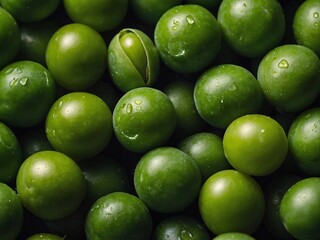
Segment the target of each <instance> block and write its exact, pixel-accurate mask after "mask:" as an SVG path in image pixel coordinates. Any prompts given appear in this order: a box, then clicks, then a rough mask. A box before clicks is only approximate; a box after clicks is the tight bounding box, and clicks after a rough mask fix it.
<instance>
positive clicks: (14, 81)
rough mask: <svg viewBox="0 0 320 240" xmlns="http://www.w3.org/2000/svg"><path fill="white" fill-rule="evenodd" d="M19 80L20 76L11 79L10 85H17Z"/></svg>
mask: <svg viewBox="0 0 320 240" xmlns="http://www.w3.org/2000/svg"><path fill="white" fill-rule="evenodd" d="M18 81H19V78H16V77H14V78H13V79H12V80H11V81H10V83H9V87H11V88H12V87H14V86H16V84H17V82H18Z"/></svg>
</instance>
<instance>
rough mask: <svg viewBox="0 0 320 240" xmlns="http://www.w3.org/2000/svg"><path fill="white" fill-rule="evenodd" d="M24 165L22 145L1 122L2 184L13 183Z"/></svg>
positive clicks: (0, 177) (0, 171)
mask: <svg viewBox="0 0 320 240" xmlns="http://www.w3.org/2000/svg"><path fill="white" fill-rule="evenodd" d="M21 163H22V152H21V145H20V143H19V141H18V139H17V137H16V134H15V133H14V132H13V131H12V130H11V128H9V127H8V126H7V125H5V124H3V123H2V122H0V166H1V168H0V182H2V183H11V182H12V181H13V180H14V179H15V177H16V175H17V172H18V169H19V167H20V165H21Z"/></svg>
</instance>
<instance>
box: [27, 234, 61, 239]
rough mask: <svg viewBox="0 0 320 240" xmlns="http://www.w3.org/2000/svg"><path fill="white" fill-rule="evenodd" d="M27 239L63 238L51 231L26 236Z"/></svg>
mask: <svg viewBox="0 0 320 240" xmlns="http://www.w3.org/2000/svg"><path fill="white" fill-rule="evenodd" d="M27 240H64V238H62V237H59V236H58V235H55V234H51V233H37V234H34V235H32V236H30V237H28V238H27Z"/></svg>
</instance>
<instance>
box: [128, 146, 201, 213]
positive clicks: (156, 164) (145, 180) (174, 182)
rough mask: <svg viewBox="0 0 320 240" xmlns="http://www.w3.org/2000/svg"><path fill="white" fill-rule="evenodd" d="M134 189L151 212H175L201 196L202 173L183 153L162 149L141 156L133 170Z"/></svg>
mask: <svg viewBox="0 0 320 240" xmlns="http://www.w3.org/2000/svg"><path fill="white" fill-rule="evenodd" d="M134 186H135V190H136V192H137V194H138V196H139V197H140V199H142V201H144V202H145V203H146V205H147V206H148V207H149V208H150V209H152V210H154V211H157V212H161V213H176V212H179V211H182V210H183V209H185V208H186V207H188V206H189V205H190V204H191V203H192V202H193V201H194V200H195V199H196V197H197V196H198V193H199V190H200V187H201V173H200V170H199V168H198V166H197V164H196V163H195V161H194V160H193V159H192V158H191V157H190V156H189V155H187V154H186V153H184V152H183V151H181V150H179V149H177V148H174V147H160V148H155V149H153V150H151V151H149V152H147V153H146V154H144V155H143V156H142V157H141V159H140V161H139V162H138V165H137V166H136V169H135V171H134Z"/></svg>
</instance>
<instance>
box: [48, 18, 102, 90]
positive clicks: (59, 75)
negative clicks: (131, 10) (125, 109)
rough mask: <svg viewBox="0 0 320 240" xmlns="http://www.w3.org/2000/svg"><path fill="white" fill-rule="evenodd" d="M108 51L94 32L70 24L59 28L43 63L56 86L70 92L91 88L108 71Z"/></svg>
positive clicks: (84, 26) (52, 38) (98, 35)
mask: <svg viewBox="0 0 320 240" xmlns="http://www.w3.org/2000/svg"><path fill="white" fill-rule="evenodd" d="M107 58H108V50H107V45H106V42H105V41H104V39H103V38H102V36H101V35H100V34H99V33H98V32H97V31H96V30H94V29H93V28H91V27H89V26H86V25H84V24H80V23H70V24H66V25H64V26H62V27H61V28H59V29H58V30H57V31H56V32H55V33H54V34H53V36H52V37H51V39H50V40H49V43H48V46H47V50H46V63H47V66H48V69H49V70H50V72H51V73H52V75H53V76H54V79H55V80H56V82H57V83H58V84H59V85H60V86H61V87H63V88H65V89H67V90H70V91H82V90H85V89H87V88H89V87H91V86H92V85H94V84H95V83H96V82H97V81H98V80H99V79H100V78H101V77H102V75H103V73H104V71H105V70H106V68H107Z"/></svg>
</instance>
